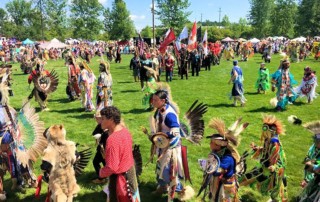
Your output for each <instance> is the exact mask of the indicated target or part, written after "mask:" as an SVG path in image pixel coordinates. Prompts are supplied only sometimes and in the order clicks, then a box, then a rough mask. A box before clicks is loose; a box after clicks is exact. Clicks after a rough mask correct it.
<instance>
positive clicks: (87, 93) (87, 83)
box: [79, 61, 95, 111]
mask: <svg viewBox="0 0 320 202" xmlns="http://www.w3.org/2000/svg"><path fill="white" fill-rule="evenodd" d="M80 69H81V72H80V77H79V86H80V90H81V102H82V106H83V107H84V108H85V110H86V111H92V110H94V109H95V107H94V105H93V103H92V96H93V89H92V84H93V83H94V80H95V76H94V74H93V72H92V70H91V69H90V68H89V67H88V66H87V64H86V62H85V61H83V62H82V63H81V64H80Z"/></svg>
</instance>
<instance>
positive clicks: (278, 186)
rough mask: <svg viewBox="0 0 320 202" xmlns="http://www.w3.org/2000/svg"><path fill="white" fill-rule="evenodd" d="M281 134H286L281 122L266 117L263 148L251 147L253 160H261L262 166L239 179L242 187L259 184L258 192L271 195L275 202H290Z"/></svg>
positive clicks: (264, 118) (262, 141)
mask: <svg viewBox="0 0 320 202" xmlns="http://www.w3.org/2000/svg"><path fill="white" fill-rule="evenodd" d="M281 134H284V128H283V125H282V123H281V121H280V120H278V119H277V118H276V117H275V116H274V115H265V116H264V117H263V125H262V134H261V138H260V140H261V143H262V146H256V145H255V144H254V143H251V145H250V146H251V148H252V149H253V152H254V155H253V158H255V159H257V160H259V162H260V164H259V166H258V167H255V168H254V169H252V170H251V171H249V172H247V173H245V174H244V175H243V177H242V178H241V179H239V182H240V186H242V185H248V184H252V183H254V182H257V188H258V190H259V191H260V192H261V193H262V194H269V195H270V197H271V201H273V202H277V201H282V202H286V201H288V196H287V177H286V174H285V169H286V157H285V153H284V150H283V146H282V144H281V142H280V139H279V135H281Z"/></svg>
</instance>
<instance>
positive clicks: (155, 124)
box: [144, 84, 207, 201]
mask: <svg viewBox="0 0 320 202" xmlns="http://www.w3.org/2000/svg"><path fill="white" fill-rule="evenodd" d="M159 89H162V90H158V91H157V92H156V93H155V94H154V96H156V95H157V93H160V94H161V93H162V94H163V93H164V94H165V96H166V97H167V99H166V100H167V101H166V102H165V103H164V106H162V108H160V109H159V108H158V109H157V110H156V112H155V114H154V115H153V116H151V117H150V128H151V134H148V131H147V129H145V128H144V132H145V133H146V134H147V135H148V136H149V139H150V140H151V142H152V147H151V156H150V161H152V159H153V155H154V154H156V155H157V157H158V159H157V165H156V180H157V183H158V187H157V190H156V191H155V192H154V193H156V194H163V193H166V192H168V201H172V200H173V199H174V197H175V192H178V193H179V198H180V200H189V199H190V198H192V197H193V195H194V191H193V189H192V188H191V187H190V186H185V187H184V186H183V185H182V180H183V179H185V180H189V181H190V182H191V179H190V174H189V168H188V163H187V147H186V146H182V145H181V140H182V138H186V139H187V140H189V141H191V142H193V143H196V144H198V143H199V142H200V141H201V139H202V137H203V131H204V121H203V119H202V116H203V114H204V113H205V112H206V111H207V106H206V105H205V104H203V103H200V104H197V101H195V102H194V103H193V104H192V106H191V107H190V108H189V110H188V111H187V112H186V114H185V117H184V118H185V119H186V120H185V122H186V123H187V124H184V123H183V120H182V122H181V121H180V120H179V115H178V114H179V108H178V107H177V105H176V104H175V103H174V102H173V101H172V99H171V92H170V87H169V86H168V85H165V84H163V86H160V85H159ZM154 107H155V106H154Z"/></svg>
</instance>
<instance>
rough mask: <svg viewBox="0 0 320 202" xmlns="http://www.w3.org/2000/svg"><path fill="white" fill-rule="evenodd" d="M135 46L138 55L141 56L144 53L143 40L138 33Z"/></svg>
mask: <svg viewBox="0 0 320 202" xmlns="http://www.w3.org/2000/svg"><path fill="white" fill-rule="evenodd" d="M137 46H138V50H139V55H140V56H142V55H143V53H144V41H143V39H142V37H141V34H140V33H139V38H138V44H137Z"/></svg>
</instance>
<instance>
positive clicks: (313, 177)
mask: <svg viewBox="0 0 320 202" xmlns="http://www.w3.org/2000/svg"><path fill="white" fill-rule="evenodd" d="M304 127H305V128H307V129H308V130H309V131H311V132H312V133H314V137H313V139H314V144H313V145H312V146H311V147H310V148H309V151H308V154H307V156H306V158H305V159H304V163H305V168H304V181H305V182H306V183H307V185H306V187H304V189H303V191H302V193H301V194H300V196H299V202H311V201H312V202H313V201H320V189H319V187H320V146H319V145H320V143H319V142H320V121H315V122H311V123H306V124H305V125H304Z"/></svg>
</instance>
